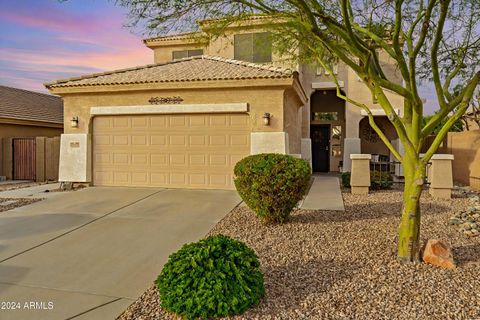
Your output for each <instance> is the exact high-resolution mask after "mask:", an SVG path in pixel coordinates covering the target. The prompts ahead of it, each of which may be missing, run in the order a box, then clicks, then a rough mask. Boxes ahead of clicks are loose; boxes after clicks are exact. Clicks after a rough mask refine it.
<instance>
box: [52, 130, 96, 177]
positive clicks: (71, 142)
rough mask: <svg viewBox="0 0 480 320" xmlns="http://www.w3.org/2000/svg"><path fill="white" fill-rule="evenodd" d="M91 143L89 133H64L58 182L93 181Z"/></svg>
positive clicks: (61, 141) (61, 142) (61, 138)
mask: <svg viewBox="0 0 480 320" xmlns="http://www.w3.org/2000/svg"><path fill="white" fill-rule="evenodd" d="M91 143H92V139H91V136H90V135H89V134H87V133H64V134H62V135H61V137H60V165H59V168H58V181H60V182H91V181H92V162H91V150H92V145H91Z"/></svg>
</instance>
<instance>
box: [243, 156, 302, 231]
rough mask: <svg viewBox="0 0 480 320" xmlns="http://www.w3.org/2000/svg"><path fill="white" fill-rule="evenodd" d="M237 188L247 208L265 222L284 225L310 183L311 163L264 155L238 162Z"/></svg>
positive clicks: (286, 157) (291, 158)
mask: <svg viewBox="0 0 480 320" xmlns="http://www.w3.org/2000/svg"><path fill="white" fill-rule="evenodd" d="M234 173H235V180H234V182H235V187H236V188H237V191H238V193H239V194H240V196H241V197H242V199H243V201H245V203H246V204H247V206H248V207H249V208H250V209H252V210H253V212H255V213H256V214H257V215H258V216H259V217H260V218H261V219H263V220H264V221H265V222H280V223H282V222H285V221H287V220H288V217H289V216H290V213H291V212H292V210H293V208H294V207H295V205H296V204H297V203H298V202H299V201H300V200H301V199H302V197H303V196H304V195H305V192H306V191H307V189H308V185H309V183H310V176H311V169H310V165H309V164H308V162H306V161H305V160H302V159H298V158H294V157H292V156H289V155H284V154H274V153H264V154H257V155H252V156H248V157H246V158H244V159H242V160H240V161H239V162H237V164H236V166H235V169H234Z"/></svg>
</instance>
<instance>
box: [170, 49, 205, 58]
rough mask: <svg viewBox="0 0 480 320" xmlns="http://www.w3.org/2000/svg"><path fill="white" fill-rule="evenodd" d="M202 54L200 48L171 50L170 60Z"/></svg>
mask: <svg viewBox="0 0 480 320" xmlns="http://www.w3.org/2000/svg"><path fill="white" fill-rule="evenodd" d="M201 55H203V50H202V49H193V50H180V51H172V60H179V59H184V58H190V57H195V56H201Z"/></svg>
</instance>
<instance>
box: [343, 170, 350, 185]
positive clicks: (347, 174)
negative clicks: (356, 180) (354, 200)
mask: <svg viewBox="0 0 480 320" xmlns="http://www.w3.org/2000/svg"><path fill="white" fill-rule="evenodd" d="M351 176H352V173H351V172H350V171H345V172H342V176H341V179H342V186H343V187H344V188H350V177H351Z"/></svg>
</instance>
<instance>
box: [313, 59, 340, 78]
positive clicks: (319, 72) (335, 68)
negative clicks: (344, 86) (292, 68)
mask: <svg viewBox="0 0 480 320" xmlns="http://www.w3.org/2000/svg"><path fill="white" fill-rule="evenodd" d="M331 68H332V69H333V74H338V61H335V62H334V63H333V64H332V65H331ZM321 75H326V76H329V75H330V72H328V70H325V69H324V68H323V67H322V66H318V67H317V76H321Z"/></svg>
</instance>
